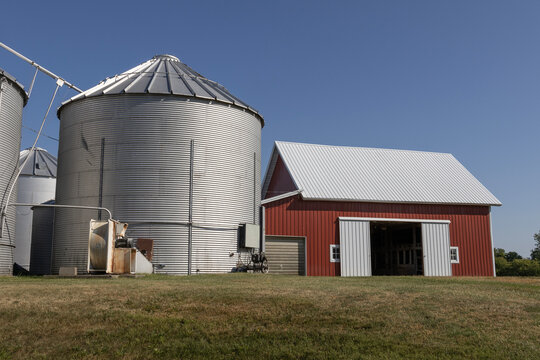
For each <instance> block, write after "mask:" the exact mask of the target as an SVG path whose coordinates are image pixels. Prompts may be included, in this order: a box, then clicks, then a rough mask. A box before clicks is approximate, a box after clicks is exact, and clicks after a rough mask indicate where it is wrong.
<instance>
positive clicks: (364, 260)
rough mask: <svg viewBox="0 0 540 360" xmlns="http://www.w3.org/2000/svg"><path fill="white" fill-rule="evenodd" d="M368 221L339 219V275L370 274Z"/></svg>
mask: <svg viewBox="0 0 540 360" xmlns="http://www.w3.org/2000/svg"><path fill="white" fill-rule="evenodd" d="M370 238H371V237H370V226H369V221H357V220H340V221H339V242H340V258H341V259H340V261H341V264H340V266H341V276H371V239H370Z"/></svg>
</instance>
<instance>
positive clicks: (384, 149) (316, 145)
mask: <svg viewBox="0 0 540 360" xmlns="http://www.w3.org/2000/svg"><path fill="white" fill-rule="evenodd" d="M275 142H276V143H280V144H292V145H302V146H313V147H328V148H343V149H362V150H374V151H392V152H410V153H421V154H437V155H450V156H452V157H453V155H452V153H447V152H437V151H425V150H409V149H390V148H375V147H365V146H352V145H329V144H313V143H302V142H295V141H281V140H276V141H275ZM454 159H455V157H454ZM456 160H457V159H456Z"/></svg>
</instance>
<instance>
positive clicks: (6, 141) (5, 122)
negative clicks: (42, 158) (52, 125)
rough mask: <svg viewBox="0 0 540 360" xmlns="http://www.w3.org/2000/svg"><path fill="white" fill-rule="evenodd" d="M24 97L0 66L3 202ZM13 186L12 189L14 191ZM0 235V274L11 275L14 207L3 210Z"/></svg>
mask: <svg viewBox="0 0 540 360" xmlns="http://www.w3.org/2000/svg"><path fill="white" fill-rule="evenodd" d="M27 100H28V96H27V94H26V92H25V91H24V88H23V86H22V85H21V84H19V83H18V82H17V81H16V80H15V78H13V77H12V76H11V75H9V74H8V73H6V72H4V71H3V70H2V69H0V191H1V192H2V194H3V196H2V203H1V206H0V208H3V207H4V206H5V204H4V201H5V197H6V194H7V192H8V191H9V186H10V185H11V181H10V180H11V179H12V176H14V173H15V172H16V171H17V169H18V163H19V162H18V161H19V149H20V146H21V126H22V110H23V107H24V105H25V104H26V101H27ZM16 191H17V189H14V192H16ZM5 226H6V227H5V229H4V231H3V237H2V238H0V275H8V274H11V272H12V269H13V249H14V246H15V209H14V208H13V207H10V208H8V209H7V217H6V223H5Z"/></svg>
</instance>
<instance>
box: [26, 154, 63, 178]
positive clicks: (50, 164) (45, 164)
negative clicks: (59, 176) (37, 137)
mask: <svg viewBox="0 0 540 360" xmlns="http://www.w3.org/2000/svg"><path fill="white" fill-rule="evenodd" d="M30 149H31V148H28V149H24V150H23V151H21V154H20V156H19V165H22V164H24V162H25V160H26V158H27V157H28V155H29V154H30ZM31 156H32V157H31V158H30V161H28V162H27V163H26V164H25V165H24V168H23V169H22V170H21V175H29V176H43V177H52V178H55V177H56V167H57V161H56V158H55V157H54V156H53V155H51V153H49V152H48V151H47V150H45V149H42V148H39V147H38V148H36V149H35V150H34V152H33V154H32V155H31Z"/></svg>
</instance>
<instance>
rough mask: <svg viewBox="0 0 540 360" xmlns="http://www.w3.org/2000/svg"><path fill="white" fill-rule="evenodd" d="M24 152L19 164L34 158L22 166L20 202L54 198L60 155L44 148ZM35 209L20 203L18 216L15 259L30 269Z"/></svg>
mask: <svg viewBox="0 0 540 360" xmlns="http://www.w3.org/2000/svg"><path fill="white" fill-rule="evenodd" d="M30 150H31V148H28V149H25V150H23V151H21V153H20V156H19V166H22V164H24V162H25V161H26V159H27V158H28V157H29V156H30V159H28V161H27V162H26V164H25V165H24V168H22V169H21V174H20V175H19V179H18V180H17V187H18V191H17V202H18V203H26V204H41V203H42V202H44V201H48V200H51V199H54V194H55V191H56V157H54V156H53V155H52V154H50V153H49V152H48V151H47V150H45V149H42V148H35V149H34V151H33V152H32V154H30ZM32 219H33V214H32V209H31V208H30V206H18V207H17V217H16V222H17V226H16V234H17V235H16V237H15V246H16V247H15V252H14V261H15V262H16V263H17V264H18V265H19V266H21V267H22V268H24V269H26V270H29V269H30V246H31V243H32Z"/></svg>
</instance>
